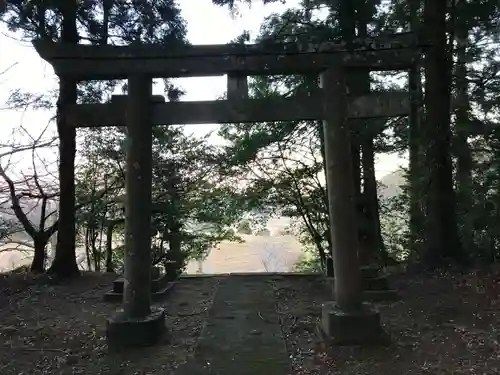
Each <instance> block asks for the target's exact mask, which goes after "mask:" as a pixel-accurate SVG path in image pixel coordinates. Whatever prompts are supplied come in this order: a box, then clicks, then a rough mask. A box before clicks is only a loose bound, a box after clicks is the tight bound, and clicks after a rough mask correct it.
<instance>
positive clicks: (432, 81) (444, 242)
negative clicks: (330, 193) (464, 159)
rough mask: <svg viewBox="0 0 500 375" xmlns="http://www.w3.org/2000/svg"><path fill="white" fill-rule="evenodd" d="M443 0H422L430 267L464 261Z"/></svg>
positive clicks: (427, 253)
mask: <svg viewBox="0 0 500 375" xmlns="http://www.w3.org/2000/svg"><path fill="white" fill-rule="evenodd" d="M446 9H447V1H446V0H426V1H425V11H424V16H425V30H426V31H427V32H428V35H427V37H428V40H429V41H430V42H431V47H430V48H429V51H428V53H427V56H426V59H425V67H426V77H425V93H426V95H425V105H426V109H427V119H426V132H427V135H428V136H427V137H426V138H427V143H428V149H427V155H426V156H427V157H426V159H427V163H426V165H427V167H428V168H430V178H429V193H428V199H427V214H428V220H427V224H428V227H427V231H426V232H427V233H426V236H427V243H426V246H425V250H424V254H423V258H422V260H423V262H424V264H425V265H426V266H428V267H430V268H438V267H443V266H446V265H448V264H449V262H450V261H456V262H459V263H463V262H464V260H465V259H464V254H463V250H462V244H461V242H460V238H459V236H458V228H457V222H456V215H455V214H456V212H455V209H456V207H455V204H456V201H455V191H454V189H453V175H452V163H451V156H450V155H451V152H450V151H451V149H450V141H451V129H450V110H449V109H450V83H451V74H450V63H449V55H448V52H447V42H446Z"/></svg>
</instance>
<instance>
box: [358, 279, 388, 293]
mask: <svg viewBox="0 0 500 375" xmlns="http://www.w3.org/2000/svg"><path fill="white" fill-rule="evenodd" d="M388 289H389V281H388V280H387V277H384V276H382V277H375V278H363V290H388Z"/></svg>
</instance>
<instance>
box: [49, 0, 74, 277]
mask: <svg viewBox="0 0 500 375" xmlns="http://www.w3.org/2000/svg"><path fill="white" fill-rule="evenodd" d="M61 4H63V5H61V11H62V13H63V25H62V38H61V39H62V42H64V43H71V44H77V43H78V31H77V28H76V11H77V5H76V0H65V1H64V2H61ZM76 99H77V85H76V81H74V80H71V79H68V78H67V77H60V83H59V100H58V103H57V107H58V114H57V132H58V135H59V185H60V189H61V191H60V197H59V230H58V232H57V247H56V254H55V257H54V261H53V262H52V265H51V267H50V268H49V273H52V274H54V275H56V276H58V277H61V278H65V277H73V276H78V275H79V274H80V271H79V270H78V265H77V263H76V249H75V245H76V230H75V225H76V223H75V209H76V207H75V154H76V131H75V128H74V126H73V124H70V123H69V122H68V120H67V119H66V118H65V117H64V116H63V114H62V113H61V109H62V108H63V107H64V106H67V105H71V104H75V103H76Z"/></svg>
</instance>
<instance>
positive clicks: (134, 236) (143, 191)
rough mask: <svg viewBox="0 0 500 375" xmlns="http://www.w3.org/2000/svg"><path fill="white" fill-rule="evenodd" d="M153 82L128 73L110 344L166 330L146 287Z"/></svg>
mask: <svg viewBox="0 0 500 375" xmlns="http://www.w3.org/2000/svg"><path fill="white" fill-rule="evenodd" d="M152 84H153V80H152V78H151V77H147V76H141V75H138V76H130V77H129V78H128V95H127V102H128V105H127V108H126V111H127V116H126V126H127V138H126V145H127V148H126V152H127V159H126V175H125V272H124V285H123V308H122V309H121V310H119V311H118V312H117V314H116V315H115V316H114V317H112V318H111V319H109V320H108V321H107V325H106V337H107V341H108V346H109V347H110V348H111V349H114V348H123V347H138V346H150V345H154V344H156V343H157V342H158V341H159V340H160V338H161V337H162V336H163V335H164V333H165V331H166V327H165V312H164V310H163V309H160V308H152V307H151V293H150V290H151V289H150V288H151V236H150V234H151V184H152V143H153V134H152V124H151V112H152V104H153V101H152V99H151V98H152Z"/></svg>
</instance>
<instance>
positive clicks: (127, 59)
mask: <svg viewBox="0 0 500 375" xmlns="http://www.w3.org/2000/svg"><path fill="white" fill-rule="evenodd" d="M33 44H34V46H35V48H36V50H37V52H38V53H39V55H40V56H41V57H42V58H43V59H44V60H46V61H48V62H49V63H50V64H52V66H53V67H54V70H55V72H56V74H57V75H59V76H71V77H72V78H75V79H77V80H99V79H124V78H127V77H128V76H130V74H144V75H148V76H151V77H155V78H160V77H164V78H169V77H172V78H173V77H200V76H220V75H225V74H241V75H244V76H247V75H273V74H300V73H314V72H318V73H319V72H320V71H322V70H324V69H326V68H327V67H328V66H331V65H332V64H333V63H337V64H338V63H339V59H340V62H341V63H342V64H343V65H344V66H346V67H358V68H366V69H370V70H407V69H409V68H410V67H411V66H412V65H413V64H414V62H415V59H416V58H418V57H419V55H420V54H421V51H420V48H419V47H422V46H423V45H422V44H420V43H419V41H418V38H417V36H416V35H415V34H414V33H411V32H409V33H399V34H392V35H386V36H378V37H368V38H358V39H355V40H354V41H353V42H352V44H350V45H349V46H347V45H346V44H345V43H344V42H331V41H329V42H323V43H305V44H304V43H275V42H273V43H267V42H264V43H259V44H221V45H182V46H164V45H157V44H137V45H134V44H131V45H128V46H109V45H106V46H98V45H83V44H79V45H73V44H70V45H68V44H64V43H54V42H51V41H46V40H35V41H34V42H33Z"/></svg>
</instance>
